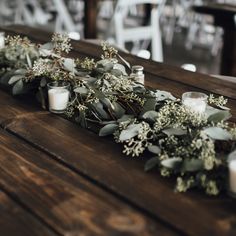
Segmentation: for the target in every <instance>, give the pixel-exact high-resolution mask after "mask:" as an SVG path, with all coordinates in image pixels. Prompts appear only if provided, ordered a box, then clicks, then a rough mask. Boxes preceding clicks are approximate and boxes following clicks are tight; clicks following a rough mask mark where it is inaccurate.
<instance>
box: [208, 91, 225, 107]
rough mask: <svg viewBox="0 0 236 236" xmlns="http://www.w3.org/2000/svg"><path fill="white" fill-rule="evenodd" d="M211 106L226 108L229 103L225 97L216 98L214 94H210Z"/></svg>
mask: <svg viewBox="0 0 236 236" xmlns="http://www.w3.org/2000/svg"><path fill="white" fill-rule="evenodd" d="M208 102H209V104H212V105H216V106H218V107H221V106H225V105H226V104H227V102H228V99H226V98H224V97H223V96H220V97H217V98H216V97H215V96H214V95H213V94H210V96H209V98H208Z"/></svg>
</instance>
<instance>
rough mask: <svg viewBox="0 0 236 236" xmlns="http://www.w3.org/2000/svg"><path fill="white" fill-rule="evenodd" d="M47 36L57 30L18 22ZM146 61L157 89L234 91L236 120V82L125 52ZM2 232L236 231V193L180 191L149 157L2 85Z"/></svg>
mask: <svg viewBox="0 0 236 236" xmlns="http://www.w3.org/2000/svg"><path fill="white" fill-rule="evenodd" d="M1 30H5V31H6V33H7V34H22V35H27V36H29V37H30V38H31V39H32V40H33V41H37V42H46V41H48V40H49V38H50V34H49V33H46V32H44V31H41V30H37V29H33V28H28V27H23V26H12V27H7V28H2V29H1ZM73 46H74V48H75V49H74V50H73V52H72V53H71V56H73V57H78V56H93V57H98V56H99V55H100V53H101V51H100V49H99V48H98V46H96V45H92V44H89V43H86V42H73ZM122 55H123V56H124V57H125V58H126V59H128V60H129V61H130V62H131V63H135V64H141V65H143V66H144V67H145V73H146V81H147V83H146V84H147V85H148V86H152V87H154V88H159V89H164V90H169V91H170V92H172V93H173V94H174V95H175V96H180V95H181V94H182V93H183V92H185V91H190V90H197V91H203V92H206V93H209V92H213V93H216V94H222V95H225V96H227V97H228V98H229V106H230V107H231V108H232V112H233V115H234V117H236V94H235V90H236V84H234V83H230V82H224V83H222V81H220V80H218V79H215V78H211V77H208V76H206V75H201V74H197V73H192V72H186V71H183V70H181V69H178V68H175V67H171V66H167V65H164V64H159V63H156V62H152V61H147V60H144V59H140V58H137V57H135V56H132V55H130V54H124V53H123V54H122ZM0 110H1V112H0V127H1V129H0V210H1V217H0V235H3V236H12V235H14V236H34V235H40V236H42V235H44V236H49V235H50V236H52V235H53V236H55V235H70V236H77V235H79V236H80V235H81V236H82V235H91V236H94V235H109V236H110V235H122V236H123V235H143V236H147V235H153V236H156V235H169V236H170V235H171V236H173V235H175V236H176V235H193V236H200V235H201V236H204V235H206V236H209V235H220V236H222V235H230V236H233V235H236V213H235V212H236V200H235V199H231V198H229V197H227V196H225V195H222V196H220V197H207V196H205V195H204V194H202V193H199V192H197V191H191V192H189V193H186V194H177V193H174V192H173V185H174V183H173V182H172V181H171V180H168V179H163V178H161V177H160V176H159V174H158V173H157V172H156V171H152V172H150V173H145V172H144V171H143V165H144V160H142V159H139V158H127V157H125V156H124V155H122V152H121V147H120V146H119V145H118V144H116V143H114V141H113V140H111V139H109V138H100V137H98V136H97V135H96V134H94V133H92V132H90V131H88V130H85V129H82V128H80V127H78V126H77V125H76V124H74V123H72V122H69V121H68V120H65V119H63V118H61V117H59V116H56V115H53V114H50V113H49V112H47V111H43V110H41V109H40V108H39V106H38V105H36V104H34V102H33V101H29V99H28V100H27V99H26V100H22V99H21V100H20V99H16V98H13V97H12V96H11V95H9V94H7V93H6V92H4V91H2V90H0Z"/></svg>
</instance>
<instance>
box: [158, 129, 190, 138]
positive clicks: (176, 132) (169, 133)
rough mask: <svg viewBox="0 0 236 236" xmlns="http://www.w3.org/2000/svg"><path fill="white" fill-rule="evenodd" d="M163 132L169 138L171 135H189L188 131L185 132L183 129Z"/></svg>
mask: <svg viewBox="0 0 236 236" xmlns="http://www.w3.org/2000/svg"><path fill="white" fill-rule="evenodd" d="M162 132H163V133H164V134H166V135H167V136H171V135H176V136H182V135H185V134H187V130H183V129H181V128H169V129H165V130H163V131H162Z"/></svg>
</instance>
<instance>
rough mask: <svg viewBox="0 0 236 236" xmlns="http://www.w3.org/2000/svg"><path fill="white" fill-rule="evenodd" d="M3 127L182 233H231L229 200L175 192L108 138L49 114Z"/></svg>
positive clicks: (232, 218)
mask: <svg viewBox="0 0 236 236" xmlns="http://www.w3.org/2000/svg"><path fill="white" fill-rule="evenodd" d="M6 128H7V129H8V130H9V131H11V132H14V133H16V134H17V135H19V136H20V137H22V138H24V139H25V140H27V141H28V142H30V143H32V144H33V145H35V146H37V147H39V148H40V149H43V150H44V151H45V152H48V153H50V154H51V155H52V156H53V158H56V159H58V160H59V161H60V162H64V163H65V164H66V165H67V166H70V167H71V168H73V169H75V170H77V172H78V173H80V174H83V175H86V176H89V178H91V179H93V180H95V181H96V182H99V183H100V184H102V185H103V186H105V187H106V188H109V189H110V190H111V191H113V192H114V193H116V194H118V195H120V196H123V198H125V199H128V200H129V201H130V202H133V203H135V204H136V205H138V206H139V207H140V208H143V209H146V210H147V211H148V212H150V213H151V214H153V215H155V216H156V217H158V218H161V219H162V220H164V221H166V222H169V224H172V225H173V226H174V227H176V228H178V229H179V230H181V231H183V232H185V233H186V234H187V235H195V236H199V235H202V236H203V235H207V236H208V235H235V234H236V228H235V224H236V215H235V211H236V205H235V204H234V203H235V201H234V200H233V199H231V198H228V197H226V196H224V197H215V198H212V197H211V198H210V197H207V196H205V195H203V194H201V193H199V192H190V193H186V194H177V193H174V191H173V185H174V183H173V182H171V181H170V180H168V179H163V178H161V177H160V176H159V175H158V174H157V173H156V172H154V171H153V172H151V173H145V172H144V171H143V164H144V162H143V161H142V160H140V159H137V158H127V157H125V156H124V155H121V147H120V146H119V145H118V144H115V143H114V142H113V141H112V140H110V139H105V138H100V137H98V136H97V135H95V134H93V133H91V132H89V131H87V130H85V129H82V128H79V127H78V128H77V127H76V125H75V124H73V123H71V122H69V121H66V120H64V119H63V118H59V117H56V116H54V115H52V114H50V115H43V116H35V117H31V118H30V119H27V118H22V119H19V120H15V121H14V122H13V123H12V124H8V125H7V127H6Z"/></svg>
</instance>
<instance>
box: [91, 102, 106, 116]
mask: <svg viewBox="0 0 236 236" xmlns="http://www.w3.org/2000/svg"><path fill="white" fill-rule="evenodd" d="M92 106H93V108H94V109H95V110H96V112H97V113H98V114H99V116H100V117H101V118H102V119H106V120H109V119H110V116H109V115H108V114H107V112H106V111H105V110H104V109H103V104H102V103H101V102H97V103H93V104H92Z"/></svg>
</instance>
